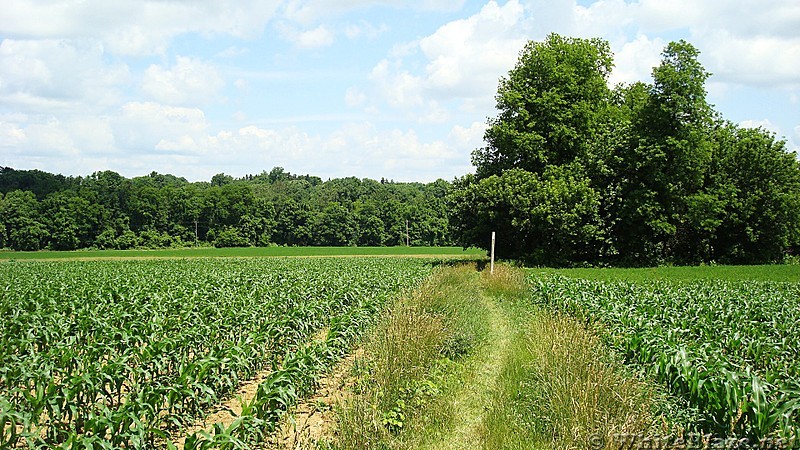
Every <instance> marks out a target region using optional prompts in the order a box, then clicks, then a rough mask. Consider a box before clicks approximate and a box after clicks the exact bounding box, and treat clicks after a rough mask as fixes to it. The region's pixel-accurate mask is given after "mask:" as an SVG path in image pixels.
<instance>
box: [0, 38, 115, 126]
mask: <svg viewBox="0 0 800 450" xmlns="http://www.w3.org/2000/svg"><path fill="white" fill-rule="evenodd" d="M129 79H130V71H129V68H128V66H127V65H125V64H122V63H108V62H106V61H105V60H104V55H103V49H102V47H101V46H99V45H97V44H96V43H93V42H90V41H64V40H59V39H45V40H35V41H32V40H13V39H4V40H3V41H2V42H0V99H2V103H4V104H5V105H14V107H15V108H17V110H19V111H38V110H40V109H42V108H45V109H47V110H49V111H51V112H55V111H57V110H64V109H67V108H70V107H74V106H75V105H76V104H78V103H80V104H81V105H91V106H92V107H94V108H102V107H105V106H108V105H113V104H115V103H116V102H117V101H118V100H119V98H120V97H121V95H122V93H121V88H123V87H124V85H125V84H126V83H127V82H128V81H129Z"/></svg>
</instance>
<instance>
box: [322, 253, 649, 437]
mask: <svg viewBox="0 0 800 450" xmlns="http://www.w3.org/2000/svg"><path fill="white" fill-rule="evenodd" d="M487 272H488V271H483V272H477V271H476V270H475V267H474V266H468V265H462V266H457V267H449V268H442V269H441V270H439V271H436V272H435V273H434V274H433V276H432V277H431V278H430V279H428V280H427V281H426V283H425V284H424V285H423V286H422V287H421V288H420V289H418V290H417V291H415V292H413V293H412V294H411V295H410V296H409V297H407V298H404V299H401V300H400V301H398V302H397V303H396V304H394V305H393V307H392V309H391V310H390V311H389V313H388V314H387V315H386V317H385V320H384V321H383V322H382V324H381V325H380V326H379V327H378V329H377V330H375V332H374V334H373V337H372V341H370V342H368V343H367V345H366V347H365V358H364V363H363V364H362V366H363V367H365V368H368V369H367V370H366V371H364V372H363V373H362V374H361V375H360V377H361V378H360V380H361V383H362V384H360V386H362V387H361V389H359V390H358V393H357V394H356V395H354V396H353V397H352V401H351V402H349V403H348V404H347V405H346V406H345V407H343V408H342V409H340V414H339V415H338V420H337V422H338V430H339V432H338V436H337V438H336V439H335V442H334V445H333V446H332V448H333V449H335V450H355V449H363V448H383V449H391V450H411V449H426V450H460V449H485V450H500V449H561V448H592V449H598V450H600V449H606V448H617V447H616V446H615V445H616V444H615V443H614V440H615V438H614V436H616V435H617V434H621V435H624V434H630V433H637V434H643V433H646V432H648V431H651V430H652V429H651V426H654V425H655V424H656V421H654V420H653V419H654V418H653V417H651V415H650V411H651V407H650V406H651V397H652V396H651V391H650V390H649V388H648V387H647V385H644V384H642V383H640V382H639V381H638V380H636V379H634V378H633V377H632V375H631V374H629V373H627V372H626V370H625V368H624V367H622V366H621V363H620V362H619V361H618V360H616V359H615V358H614V357H613V356H612V355H611V354H610V349H607V348H605V347H604V346H603V344H602V342H601V341H600V339H599V338H598V337H597V336H596V335H595V334H594V333H593V331H592V330H591V329H587V328H586V327H585V325H584V324H583V323H581V322H580V321H577V320H575V319H574V318H571V317H567V316H562V315H559V314H557V313H554V312H551V311H547V310H542V309H538V308H536V307H534V306H533V305H532V303H531V299H530V297H529V296H530V295H531V290H530V289H529V286H528V284H527V282H526V278H525V277H526V275H525V273H524V272H522V271H520V270H519V269H515V268H512V267H508V266H500V267H496V270H495V274H494V275H490V274H489V273H487Z"/></svg>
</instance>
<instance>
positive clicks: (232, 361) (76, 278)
mask: <svg viewBox="0 0 800 450" xmlns="http://www.w3.org/2000/svg"><path fill="white" fill-rule="evenodd" d="M429 271H430V264H429V263H428V262H426V261H422V260H412V259H368V260H364V259H349V258H348V259H238V260H237V259H207V260H206V259H198V260H169V261H91V262H75V261H73V262H57V263H43V262H38V263H8V264H4V265H2V266H0V296H1V298H0V448H5V447H7V446H8V447H14V446H18V447H19V446H22V447H25V446H27V447H30V448H57V447H64V446H65V447H81V446H83V447H95V448H106V446H110V447H109V448H112V447H114V448H119V447H125V448H153V447H155V446H158V445H160V443H164V442H166V441H168V440H169V439H171V438H174V436H176V435H179V434H181V432H182V431H181V430H182V429H183V428H184V427H186V426H187V425H188V424H191V423H194V421H195V420H197V418H198V417H200V416H201V415H202V414H203V413H204V412H205V411H206V410H207V409H208V408H209V407H211V406H212V405H214V404H216V403H218V402H219V401H220V400H221V399H222V398H224V397H226V396H229V395H231V394H232V393H233V392H234V391H235V390H236V389H237V387H238V386H239V384H240V383H241V382H242V381H244V380H247V379H249V378H252V377H253V376H254V375H255V374H256V373H258V372H259V371H262V370H264V369H268V368H273V369H280V370H284V369H286V370H289V369H290V367H291V365H292V364H296V365H297V369H296V370H297V371H299V372H302V371H303V370H306V369H308V370H311V369H310V368H311V367H312V366H315V365H316V364H317V361H316V360H314V359H313V358H317V357H319V358H322V356H320V355H318V354H317V353H316V352H317V351H316V350H315V351H314V352H311V350H304V349H305V348H306V344H305V343H306V342H307V341H308V340H309V338H310V336H311V335H312V334H313V333H315V332H316V331H317V330H319V329H321V328H323V327H326V326H332V328H333V327H334V325H332V324H331V317H332V316H334V317H344V316H345V315H346V314H349V313H351V312H353V313H354V311H356V310H359V311H361V310H364V311H366V312H364V314H367V315H374V313H375V311H377V308H378V307H379V305H380V304H381V303H382V302H383V301H384V300H385V299H386V298H388V297H389V296H391V295H394V294H395V293H396V292H398V291H399V290H400V289H403V288H406V287H411V286H413V285H415V284H416V283H417V281H418V280H420V279H421V278H422V277H423V276H424V275H425V274H427V273H428V272H429ZM365 302H366V303H369V304H370V305H371V306H370V307H369V308H366V309H364V308H362V306H363V304H364V303H365ZM354 314H355V313H354ZM359 314H360V313H359ZM340 320H346V319H340ZM350 326H351V327H352V326H353V325H352V324H351V325H350ZM348 332H349V331H348V330H342V331H341V333H340V334H341V335H346V334H347V333H348ZM337 336H339V334H337ZM304 351H305V352H306V353H303V352H304ZM308 352H311V353H308ZM303 354H305V355H306V356H304V357H303V358H300V356H296V357H295V356H292V355H303ZM287 355H288V356H287ZM312 357H313V358H312ZM293 358H294V359H293ZM298 358H300V359H298ZM293 361H294V362H293ZM262 415H267V413H263V414H262ZM256 419H257V420H263V418H262V417H257V415H252V417H251V419H243V420H242V421H240V422H238V425H237V427H236V428H235V429H233V430H230V429H220V430H215V432H214V434H213V435H216V434H217V433H216V431H220V433H221V434H220V436H221V435H223V434H229V435H232V436H234V435H237V433H238V435H242V434H243V433H244V432H242V431H239V430H253V429H254V428H255V425H253V424H254V423H255V422H256V421H257V420H256ZM237 439H238V438H237ZM223 440H224V439H223V438H222V437H219V439H217V440H216V441H215V442H218V443H221V442H222V441H223ZM197 442H200V440H198V441H197ZM226 442H227V441H226ZM198 445H200V444H198ZM220 445H222V444H220ZM237 445H238V444H236V442H235V441H230V442H228V443H226V444H224V447H225V448H238V447H237Z"/></svg>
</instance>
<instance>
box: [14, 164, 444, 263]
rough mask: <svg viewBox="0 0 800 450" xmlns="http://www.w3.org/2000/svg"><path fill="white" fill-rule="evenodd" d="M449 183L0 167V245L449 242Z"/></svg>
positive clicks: (277, 172)
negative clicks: (66, 172)
mask: <svg viewBox="0 0 800 450" xmlns="http://www.w3.org/2000/svg"><path fill="white" fill-rule="evenodd" d="M449 189H450V183H448V182H446V181H443V180H438V181H435V182H432V183H426V184H424V183H396V182H392V181H387V180H381V181H376V180H370V179H358V178H352V177H351V178H337V179H331V180H327V181H323V180H322V179H320V178H319V177H316V176H310V175H294V174H291V173H289V172H286V171H285V170H284V169H282V168H280V167H276V168H274V169H272V170H271V171H269V172H266V171H264V172H262V173H261V174H258V175H248V176H245V177H243V178H241V179H234V178H233V177H232V176H230V175H225V174H217V175H215V176H213V177H212V179H211V180H210V181H209V182H188V181H187V180H186V179H184V178H179V177H176V176H174V175H164V174H158V173H155V172H153V173H151V174H149V175H147V176H143V177H135V178H131V179H128V178H125V177H123V176H121V175H120V174H118V173H116V172H112V171H103V172H96V173H93V174H91V175H89V176H85V177H66V176H63V175H58V174H51V173H47V172H43V171H39V170H14V169H12V168H0V247H4V248H10V249H14V250H41V249H51V250H74V249H82V248H99V249H130V248H161V247H176V246H191V245H215V246H218V247H236V246H269V245H297V246H307V245H325V246H352V245H359V246H384V245H387V246H388V245H401V244H402V245H405V243H406V238H407V237H408V240H409V243H410V244H411V245H450V244H451V243H452V241H451V238H450V233H449V231H448V230H449V224H448V220H447V214H446V204H445V197H446V196H447V193H448V192H449ZM406 223H408V235H407V234H406V232H407V229H406Z"/></svg>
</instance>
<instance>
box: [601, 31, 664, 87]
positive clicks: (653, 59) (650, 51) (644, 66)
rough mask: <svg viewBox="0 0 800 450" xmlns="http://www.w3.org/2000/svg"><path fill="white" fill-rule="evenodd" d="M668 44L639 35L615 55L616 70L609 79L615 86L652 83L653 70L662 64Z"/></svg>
mask: <svg viewBox="0 0 800 450" xmlns="http://www.w3.org/2000/svg"><path fill="white" fill-rule="evenodd" d="M665 45H666V43H665V42H664V41H662V40H661V39H659V38H655V39H650V38H648V37H647V36H644V35H639V36H637V37H636V39H635V40H633V41H631V42H626V43H625V44H623V45H622V47H621V48H620V49H618V50H617V51H616V53H615V55H614V70H613V71H612V73H611V76H610V77H609V83H610V84H611V85H612V86H613V85H616V84H618V83H626V84H630V83H634V82H636V81H644V82H650V81H651V80H650V76H651V73H652V71H653V68H654V67H656V66H657V65H658V64H660V62H661V52H662V50H663V49H664V46H665Z"/></svg>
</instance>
